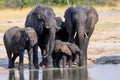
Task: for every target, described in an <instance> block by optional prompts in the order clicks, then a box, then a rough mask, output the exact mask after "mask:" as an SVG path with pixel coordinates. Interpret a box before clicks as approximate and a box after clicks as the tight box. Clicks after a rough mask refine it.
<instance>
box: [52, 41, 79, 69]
mask: <svg viewBox="0 0 120 80" xmlns="http://www.w3.org/2000/svg"><path fill="white" fill-rule="evenodd" d="M74 54H76V57H77V58H78V59H79V56H80V55H81V50H80V49H79V47H78V46H77V45H76V44H73V43H69V42H63V41H61V40H56V41H55V49H54V51H53V54H52V58H53V65H54V67H57V68H60V65H59V64H60V60H61V59H62V63H63V68H65V66H66V61H67V60H68V62H69V67H71V66H72V55H74Z"/></svg>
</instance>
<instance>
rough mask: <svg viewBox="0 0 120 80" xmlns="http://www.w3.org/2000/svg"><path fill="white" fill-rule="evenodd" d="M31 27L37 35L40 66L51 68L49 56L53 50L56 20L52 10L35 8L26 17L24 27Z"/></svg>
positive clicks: (41, 7) (40, 7) (42, 7)
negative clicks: (40, 54)
mask: <svg viewBox="0 0 120 80" xmlns="http://www.w3.org/2000/svg"><path fill="white" fill-rule="evenodd" d="M29 26H30V27H33V28H34V29H35V30H36V32H37V35H38V46H39V47H40V49H41V52H42V56H44V57H43V60H42V62H41V63H40V64H41V66H42V65H44V66H46V67H52V66H53V65H52V58H51V54H52V52H53V49H54V41H55V33H56V28H57V24H56V19H55V14H54V11H53V9H51V8H49V7H44V6H36V7H35V8H34V9H32V10H31V11H30V13H29V14H28V15H27V18H26V22H25V27H29Z"/></svg>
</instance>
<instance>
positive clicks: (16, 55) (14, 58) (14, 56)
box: [12, 53, 19, 67]
mask: <svg viewBox="0 0 120 80" xmlns="http://www.w3.org/2000/svg"><path fill="white" fill-rule="evenodd" d="M18 56H19V54H18V53H14V54H13V58H12V63H13V67H15V65H14V62H15V60H16V58H17V57H18Z"/></svg>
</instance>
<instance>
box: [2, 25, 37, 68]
mask: <svg viewBox="0 0 120 80" xmlns="http://www.w3.org/2000/svg"><path fill="white" fill-rule="evenodd" d="M3 41H4V45H5V48H6V52H7V56H8V61H9V65H8V68H13V67H14V62H15V60H16V58H17V57H18V56H19V69H23V59H24V58H23V55H24V50H25V49H27V51H28V56H29V68H30V69H31V68H34V67H35V68H39V66H38V46H37V45H38V44H37V34H36V32H35V30H34V29H33V28H30V27H28V28H18V27H12V28H10V29H8V30H7V31H6V32H5V34H4V38H3Z"/></svg>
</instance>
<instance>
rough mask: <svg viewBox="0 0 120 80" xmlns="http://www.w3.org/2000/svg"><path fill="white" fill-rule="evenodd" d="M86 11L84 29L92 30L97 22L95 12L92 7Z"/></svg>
mask: <svg viewBox="0 0 120 80" xmlns="http://www.w3.org/2000/svg"><path fill="white" fill-rule="evenodd" d="M86 10H87V21H86V27H87V28H88V29H93V28H94V26H95V24H96V23H97V21H98V14H97V11H96V10H95V9H94V8H93V7H86Z"/></svg>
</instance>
